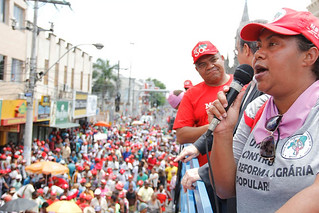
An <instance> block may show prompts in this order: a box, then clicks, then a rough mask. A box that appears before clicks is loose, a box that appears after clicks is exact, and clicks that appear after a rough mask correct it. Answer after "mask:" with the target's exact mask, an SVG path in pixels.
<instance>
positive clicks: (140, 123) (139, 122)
mask: <svg viewBox="0 0 319 213" xmlns="http://www.w3.org/2000/svg"><path fill="white" fill-rule="evenodd" d="M142 124H144V123H143V122H142V121H133V122H132V125H133V126H137V125H142Z"/></svg>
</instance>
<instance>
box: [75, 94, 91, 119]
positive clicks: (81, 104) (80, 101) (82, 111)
mask: <svg viewBox="0 0 319 213" xmlns="http://www.w3.org/2000/svg"><path fill="white" fill-rule="evenodd" d="M73 97H74V100H73V118H82V117H86V108H87V98H88V94H87V93H83V92H75V95H74V96H73Z"/></svg>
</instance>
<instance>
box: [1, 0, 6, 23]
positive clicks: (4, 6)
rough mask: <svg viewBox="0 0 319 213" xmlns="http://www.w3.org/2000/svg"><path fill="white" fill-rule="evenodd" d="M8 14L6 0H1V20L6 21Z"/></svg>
mask: <svg viewBox="0 0 319 213" xmlns="http://www.w3.org/2000/svg"><path fill="white" fill-rule="evenodd" d="M5 16H6V0H0V21H1V22H5V21H6V19H5Z"/></svg>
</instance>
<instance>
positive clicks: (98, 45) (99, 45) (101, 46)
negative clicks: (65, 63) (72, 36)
mask: <svg viewBox="0 0 319 213" xmlns="http://www.w3.org/2000/svg"><path fill="white" fill-rule="evenodd" d="M82 45H93V46H94V47H96V49H98V50H100V49H102V48H103V47H104V45H103V44H101V43H95V44H78V45H75V46H73V47H71V48H70V49H68V50H67V51H66V52H65V53H64V54H63V55H62V56H60V58H59V59H58V60H57V61H56V62H55V63H53V64H52V65H51V67H49V68H48V69H47V70H46V71H45V72H40V73H39V76H40V78H38V79H36V80H41V77H43V76H45V75H46V74H47V73H48V72H49V71H50V70H51V69H52V68H53V67H54V66H55V65H56V64H57V63H59V61H60V60H61V59H62V58H63V57H64V56H65V55H66V54H68V53H69V52H70V51H72V50H74V49H76V48H77V47H79V46H82Z"/></svg>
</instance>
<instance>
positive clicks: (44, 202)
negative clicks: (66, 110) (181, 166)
mask: <svg viewBox="0 0 319 213" xmlns="http://www.w3.org/2000/svg"><path fill="white" fill-rule="evenodd" d="M117 123H118V124H114V125H112V126H110V127H100V126H94V125H92V124H87V125H84V126H82V127H81V128H72V129H64V130H59V131H57V130H53V131H52V132H51V133H50V134H49V136H48V138H47V139H46V140H44V141H40V140H38V139H34V140H33V143H32V156H31V164H33V163H37V162H40V161H54V162H56V163H59V164H61V165H64V166H66V167H67V168H68V169H69V170H68V171H69V172H68V173H64V174H58V175H51V174H33V173H32V172H28V167H27V166H26V160H25V159H24V158H23V146H22V145H18V144H15V143H14V142H10V143H9V144H7V145H6V146H4V147H3V148H2V151H1V154H0V197H1V202H2V203H1V205H3V204H5V203H6V202H9V201H11V200H13V199H17V198H27V199H30V200H34V201H36V202H37V204H38V205H37V206H35V207H34V208H33V209H32V210H29V211H30V212H46V208H47V207H49V206H50V205H51V204H52V203H54V202H57V201H61V200H68V201H70V200H72V201H75V202H76V204H77V205H78V206H79V207H80V208H81V209H82V211H83V212H114V213H115V212H123V213H126V212H154V213H155V212H166V211H167V205H169V204H172V203H171V202H173V198H174V190H175V186H176V173H177V167H176V166H177V163H175V162H173V160H174V158H175V157H176V155H177V153H178V151H179V150H178V149H179V146H178V145H177V144H176V143H175V142H174V141H175V133H174V131H170V130H168V129H167V128H166V127H159V126H158V125H152V124H150V123H146V122H145V123H144V124H140V125H132V122H127V121H125V120H124V119H123V120H122V121H119V122H117ZM101 137H102V138H101ZM96 138H99V139H96ZM26 167H27V169H26Z"/></svg>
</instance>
